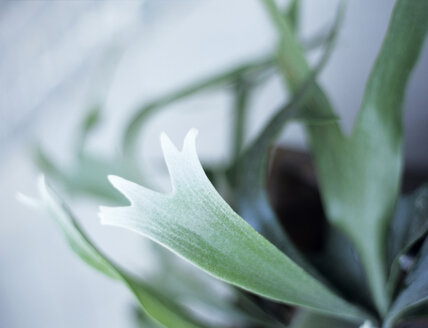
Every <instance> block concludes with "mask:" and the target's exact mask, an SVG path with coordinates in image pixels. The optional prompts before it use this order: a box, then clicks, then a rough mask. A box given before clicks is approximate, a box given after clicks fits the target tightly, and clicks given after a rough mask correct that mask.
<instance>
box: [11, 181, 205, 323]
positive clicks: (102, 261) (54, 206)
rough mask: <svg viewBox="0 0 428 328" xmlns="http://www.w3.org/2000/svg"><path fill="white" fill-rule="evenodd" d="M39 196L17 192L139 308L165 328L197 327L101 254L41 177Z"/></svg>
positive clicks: (171, 305)
mask: <svg viewBox="0 0 428 328" xmlns="http://www.w3.org/2000/svg"><path fill="white" fill-rule="evenodd" d="M39 192H40V196H41V199H40V200H34V199H31V198H29V197H27V196H24V195H18V197H19V199H20V200H21V201H23V202H24V203H27V204H29V205H32V206H33V207H34V206H36V207H38V208H39V209H41V210H44V211H46V212H47V213H49V215H50V216H52V217H53V218H54V220H55V222H56V223H57V224H58V225H59V226H60V228H61V230H62V232H63V233H64V236H65V238H66V239H67V241H68V243H69V245H70V247H71V248H72V249H73V251H74V252H75V253H76V254H77V255H78V256H79V257H80V258H81V259H82V260H83V261H84V262H86V263H87V264H88V265H89V266H91V267H93V268H94V269H96V270H97V271H99V272H101V273H103V274H105V275H107V276H109V277H110V278H113V279H116V280H119V281H122V282H123V283H124V284H125V285H126V286H127V287H128V288H129V289H130V291H131V292H132V293H133V294H134V295H135V297H136V298H137V300H138V302H139V304H140V306H141V309H142V310H143V311H144V312H145V313H146V314H147V315H148V316H149V317H150V318H151V319H152V320H154V322H156V323H158V324H160V325H161V326H162V327H165V328H176V327H181V328H198V327H199V328H200V327H203V325H201V324H200V323H198V322H196V321H195V320H193V318H190V317H189V316H188V315H187V313H185V312H184V311H183V310H182V309H181V308H180V307H178V306H177V305H176V304H175V303H174V302H172V301H171V300H169V299H168V298H166V297H164V296H162V295H160V294H159V293H158V292H156V290H154V289H153V288H152V287H151V286H148V285H147V284H146V283H145V282H144V281H142V280H139V279H137V278H135V277H133V276H132V275H131V274H129V273H127V272H126V271H125V270H123V269H121V268H119V267H118V266H117V265H116V264H114V263H113V262H111V261H110V260H109V259H108V258H107V257H106V256H105V255H103V254H102V253H101V252H100V251H99V250H98V249H97V247H96V246H95V245H94V244H93V243H92V242H91V241H90V240H89V238H88V237H87V236H86V234H85V233H84V231H83V230H82V229H81V228H80V226H79V225H78V223H77V221H76V219H75V218H74V216H73V214H72V213H71V211H70V210H69V209H68V208H67V206H66V205H65V204H64V203H63V201H62V200H61V199H60V198H59V197H58V196H57V195H56V194H55V193H54V192H53V190H52V189H51V188H50V187H49V186H48V185H47V184H46V183H45V180H44V178H43V177H42V178H40V180H39Z"/></svg>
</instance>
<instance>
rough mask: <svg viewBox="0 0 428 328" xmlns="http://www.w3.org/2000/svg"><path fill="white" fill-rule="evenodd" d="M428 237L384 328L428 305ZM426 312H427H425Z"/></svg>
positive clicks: (392, 325)
mask: <svg viewBox="0 0 428 328" xmlns="http://www.w3.org/2000/svg"><path fill="white" fill-rule="evenodd" d="M427 272H428V238H425V241H424V244H423V245H422V249H421V251H420V255H419V260H418V262H417V263H416V265H415V268H414V270H413V271H411V272H410V273H409V275H408V276H407V277H406V280H405V285H406V287H405V288H404V289H403V290H402V292H401V293H400V294H399V295H398V297H397V298H396V300H395V302H394V303H393V304H392V307H391V309H390V310H389V313H388V315H387V317H386V319H385V323H384V326H383V327H384V328H392V327H394V324H395V323H396V322H397V321H398V320H399V319H401V318H402V317H404V316H405V315H406V314H408V313H409V312H411V311H412V310H416V309H417V308H420V307H422V306H425V308H426V307H427V306H428V274H427ZM425 314H426V312H425Z"/></svg>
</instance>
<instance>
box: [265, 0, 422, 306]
mask: <svg viewBox="0 0 428 328" xmlns="http://www.w3.org/2000/svg"><path fill="white" fill-rule="evenodd" d="M264 2H265V4H266V7H267V9H268V11H269V13H270V14H271V17H272V18H273V20H274V22H275V23H276V25H277V27H278V30H279V32H280V35H281V46H280V53H279V58H278V60H279V64H280V67H281V68H282V70H283V72H284V75H285V76H286V78H287V80H288V82H289V84H290V86H291V88H292V89H293V88H296V86H298V85H299V84H300V83H301V81H302V80H303V79H304V78H305V77H306V76H307V75H308V74H309V73H308V72H309V68H308V64H307V62H306V59H305V58H304V55H303V51H302V49H301V48H300V46H299V44H298V43H297V41H296V39H295V38H294V36H293V33H292V32H291V28H290V27H289V23H288V22H287V21H286V20H285V19H284V18H283V17H281V16H280V14H279V11H278V9H277V7H276V5H275V3H274V1H273V0H265V1H264ZM427 26H428V2H426V1H411V0H399V1H397V4H396V6H395V9H394V12H393V15H392V18H391V22H390V26H389V28H388V32H387V35H386V37H385V40H384V43H383V46H382V49H381V52H380V54H379V56H378V59H377V61H376V63H375V65H374V67H373V70H372V72H371V75H370V78H369V81H368V83H367V86H366V92H365V95H364V99H363V102H362V105H361V109H360V111H359V115H358V117H357V121H356V124H355V127H354V129H353V131H352V134H351V136H349V137H347V136H344V135H343V134H342V133H341V131H340V129H339V126H338V125H337V124H330V125H322V126H313V125H307V130H308V134H309V139H310V145H311V148H312V153H313V155H314V158H315V163H316V167H317V173H318V177H319V181H320V187H321V191H322V196H323V200H324V204H325V206H326V211H327V216H328V218H329V219H330V221H331V222H332V223H333V224H334V225H336V226H338V227H339V228H341V229H343V230H344V231H345V232H346V233H347V235H348V236H349V237H350V238H351V239H352V241H353V243H354V244H355V246H356V248H357V250H358V252H359V254H360V256H361V259H362V261H363V264H364V267H365V271H366V274H367V276H368V279H369V283H370V287H371V290H372V294H373V297H374V299H375V302H376V304H377V307H378V310H379V312H380V313H381V314H384V313H385V312H386V309H387V306H388V297H387V295H386V288H385V286H386V283H385V280H386V268H385V263H384V258H385V237H386V230H387V224H388V220H389V218H390V216H391V214H392V211H393V209H394V206H395V202H396V199H397V194H398V188H399V181H400V174H401V158H402V122H401V109H402V102H403V97H404V92H405V88H406V85H407V81H408V77H409V75H410V72H411V70H412V68H413V66H414V65H415V63H416V61H417V58H418V55H419V52H420V50H421V47H422V45H423V42H424V39H425V35H426V30H427ZM307 108H308V110H309V111H314V112H317V113H319V114H320V115H321V114H329V113H332V108H331V106H330V104H329V102H328V99H327V97H326V96H325V95H324V93H323V92H322V90H321V89H320V88H316V89H315V90H314V92H313V95H312V98H311V99H309V100H308V102H307Z"/></svg>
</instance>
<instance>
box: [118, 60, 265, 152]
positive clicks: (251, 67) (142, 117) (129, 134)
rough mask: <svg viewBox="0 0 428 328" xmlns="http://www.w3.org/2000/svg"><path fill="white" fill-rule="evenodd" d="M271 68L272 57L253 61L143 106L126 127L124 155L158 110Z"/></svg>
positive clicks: (130, 149)
mask: <svg viewBox="0 0 428 328" xmlns="http://www.w3.org/2000/svg"><path fill="white" fill-rule="evenodd" d="M271 66H272V57H269V56H268V57H266V58H262V59H258V60H254V61H251V62H248V63H245V64H242V65H239V66H237V67H233V68H232V69H229V70H226V71H224V72H221V73H219V74H216V75H214V76H212V77H208V78H206V79H203V80H200V81H197V82H195V83H191V84H190V85H188V86H185V87H183V88H180V89H179V90H177V91H175V92H172V93H170V94H167V95H165V96H163V97H160V98H158V99H155V100H153V101H151V102H149V103H148V104H145V105H143V106H142V107H141V108H140V109H138V110H137V111H136V113H135V114H134V115H133V116H132V117H131V119H130V120H129V123H128V125H127V126H126V129H125V132H124V136H123V140H122V147H123V150H124V153H125V154H127V155H132V153H133V151H134V147H135V143H136V140H137V137H138V135H139V132H140V130H141V127H142V125H143V124H144V123H145V122H146V121H147V120H148V119H149V118H150V117H151V116H152V115H153V114H154V113H155V112H157V111H158V110H159V109H161V108H164V107H165V106H167V105H169V104H171V103H173V102H176V101H179V100H181V99H184V98H186V97H189V96H191V95H194V94H196V93H199V92H202V91H206V90H209V89H213V88H217V87H220V86H224V85H227V84H229V83H231V82H233V81H234V80H235V79H238V78H240V77H241V76H242V75H244V74H247V73H249V72H251V71H259V70H263V69H265V68H268V67H271Z"/></svg>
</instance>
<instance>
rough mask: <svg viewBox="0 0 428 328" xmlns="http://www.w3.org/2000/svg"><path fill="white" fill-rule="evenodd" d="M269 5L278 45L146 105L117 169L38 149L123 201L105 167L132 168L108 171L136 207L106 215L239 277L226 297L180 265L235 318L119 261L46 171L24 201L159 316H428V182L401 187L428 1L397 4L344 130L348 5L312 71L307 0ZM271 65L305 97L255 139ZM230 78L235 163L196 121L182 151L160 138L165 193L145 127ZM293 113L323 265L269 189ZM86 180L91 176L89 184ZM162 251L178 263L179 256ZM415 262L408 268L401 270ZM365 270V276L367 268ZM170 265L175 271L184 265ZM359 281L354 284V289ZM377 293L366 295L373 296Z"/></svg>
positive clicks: (171, 323)
mask: <svg viewBox="0 0 428 328" xmlns="http://www.w3.org/2000/svg"><path fill="white" fill-rule="evenodd" d="M262 2H263V4H264V5H265V7H266V10H267V12H268V14H269V15H270V17H271V19H272V22H273V23H274V25H275V27H276V29H277V31H278V35H279V44H278V47H277V51H276V52H275V53H274V54H271V55H269V56H266V58H262V59H261V60H258V61H255V62H252V63H247V64H245V65H242V66H239V67H236V68H233V69H231V70H229V71H227V72H224V73H221V74H219V75H218V76H214V77H212V78H209V79H207V80H204V81H200V82H198V83H196V84H194V85H190V86H187V87H185V88H183V89H181V90H178V91H177V92H175V93H172V94H170V95H167V96H165V97H163V98H160V99H158V100H155V101H153V102H151V103H149V104H146V105H144V106H142V108H141V109H139V110H138V111H137V112H136V114H135V116H133V117H132V119H131V120H130V123H129V125H128V128H127V129H126V132H125V133H124V137H123V156H118V157H117V158H118V159H114V160H111V161H108V165H107V164H106V162H96V163H95V162H93V161H90V160H88V159H90V158H91V156H90V154H86V155H85V154H84V153H83V152H82V150H81V149H79V151H78V153H79V154H78V156H77V165H76V167H77V170H76V171H73V172H71V173H67V172H62V171H61V170H59V169H58V168H57V167H56V165H55V164H54V163H53V162H52V161H51V160H50V159H49V158H48V157H47V155H46V154H44V152H43V151H41V150H40V151H39V153H38V157H37V160H38V163H39V164H40V166H41V167H42V169H43V170H44V171H45V173H46V174H47V175H48V176H50V177H52V178H53V179H56V180H57V181H59V182H62V184H63V185H65V186H66V187H68V188H69V189H70V190H72V191H74V192H77V193H85V194H88V193H89V194H91V195H95V196H97V197H101V198H103V199H107V200H115V201H117V202H123V197H121V195H120V194H119V193H118V192H117V191H115V190H114V189H112V188H111V187H109V186H107V185H106V180H105V177H104V175H103V173H104V172H106V171H107V170H111V169H114V171H115V172H117V173H116V174H119V175H123V174H126V178H127V179H130V180H132V181H133V182H132V181H130V180H127V179H124V178H120V177H118V176H110V177H109V180H110V182H111V183H112V185H113V186H114V187H115V188H116V189H117V190H118V191H119V192H120V193H122V194H123V195H124V196H125V197H126V198H127V199H128V200H129V202H130V205H128V206H121V207H101V209H100V214H99V215H100V217H101V222H102V223H104V224H108V225H113V226H119V227H123V228H126V229H129V230H131V231H134V232H137V233H139V234H141V235H143V236H145V237H148V238H150V239H152V240H153V241H155V242H156V243H158V244H160V245H161V246H163V247H166V248H167V249H169V250H170V251H172V252H173V253H175V254H177V255H179V256H180V257H182V258H184V259H185V260H187V261H189V262H191V263H193V264H194V265H196V266H197V267H199V268H201V269H203V270H204V271H205V272H207V273H209V274H210V275H212V276H214V277H215V278H218V279H220V280H222V281H224V282H225V283H228V284H231V285H233V286H235V287H233V288H232V291H233V295H234V297H233V298H232V299H229V300H227V301H222V300H220V301H219V299H218V298H216V296H215V295H211V293H210V291H208V290H204V289H203V288H202V287H201V286H200V285H198V287H197V288H198V289H199V288H201V290H200V291H199V292H197V291H195V290H194V288H193V286H196V285H197V282H196V281H192V280H190V281H189V279H187V278H186V274H183V275H179V274H178V273H177V277H178V281H179V282H176V284H183V285H184V286H186V287H185V288H182V290H180V292H179V294H180V295H184V296H187V297H190V298H193V299H194V300H196V302H199V303H201V304H205V305H206V306H207V307H209V308H210V309H214V308H215V309H217V310H218V311H220V312H221V313H223V314H224V316H225V317H226V318H227V320H226V322H223V323H222V324H218V323H217V324H213V323H212V322H210V321H209V320H208V319H206V318H205V319H204V318H201V317H200V316H198V315H197V314H195V312H194V311H193V310H192V308H191V307H188V306H186V305H185V304H183V302H181V301H180V299H179V298H176V297H172V295H174V294H175V293H174V290H175V289H176V288H174V287H175V286H174V283H171V284H168V283H166V284H162V283H159V282H158V281H156V279H153V277H146V278H144V279H142V278H138V277H134V276H132V275H130V274H129V273H127V271H126V270H125V269H123V268H120V267H118V266H117V265H116V264H114V263H113V262H112V261H111V260H109V259H107V258H106V257H105V256H104V255H103V254H102V253H101V252H100V251H99V250H98V248H97V247H95V246H94V245H93V244H92V243H91V242H90V240H89V238H88V237H87V236H86V235H85V233H84V232H83V231H82V229H81V228H80V227H79V225H78V224H77V221H76V220H75V218H74V217H73V215H72V214H71V212H70V211H69V210H68V209H67V207H66V206H65V205H64V204H63V202H62V201H61V200H60V199H59V198H58V197H57V196H56V195H55V193H54V192H52V190H51V189H50V187H48V186H47V185H46V184H45V183H44V180H43V179H42V180H41V182H40V187H39V188H40V193H41V200H33V199H29V198H27V197H24V196H20V197H21V199H23V200H24V201H26V202H27V203H31V204H32V205H35V206H36V207H38V208H41V209H42V210H45V211H47V212H49V213H50V214H51V215H52V216H53V217H54V218H55V220H56V222H57V223H59V225H60V227H61V228H62V230H63V232H64V233H65V235H66V238H67V240H68V242H69V244H70V246H71V247H72V249H73V250H74V251H75V252H76V253H77V254H78V255H79V256H80V257H81V258H82V259H83V260H84V261H85V262H87V263H88V264H89V265H91V266H93V267H94V268H95V269H97V270H99V271H101V272H102V273H104V274H106V275H108V276H110V277H112V278H114V279H117V280H120V281H122V282H123V283H124V285H126V286H127V287H128V288H129V289H130V291H131V292H132V293H133V294H134V295H135V297H136V300H137V301H138V303H139V305H140V308H141V311H142V312H143V313H144V316H143V317H142V318H143V319H142V320H143V321H144V322H146V321H145V320H148V321H147V322H149V323H148V325H154V326H162V327H168V328H170V327H171V328H175V327H209V326H225V327H233V326H242V327H252V326H254V325H256V326H261V327H294V328H304V327H359V326H360V327H364V328H366V327H384V328H392V327H395V326H396V325H397V324H399V322H401V321H403V320H405V319H406V318H408V317H427V316H428V312H427V306H428V274H427V272H428V262H427V259H428V237H427V232H428V224H427V222H428V205H427V204H428V191H427V190H428V189H427V187H421V188H420V189H419V190H417V191H415V192H414V193H413V194H411V195H406V196H402V197H400V196H399V188H400V181H401V178H402V162H403V160H402V138H403V137H402V134H403V132H402V107H403V99H404V96H405V90H406V86H407V81H408V79H409V76H410V73H411V71H412V69H413V67H414V66H415V64H416V62H417V59H418V56H419V54H420V52H421V49H422V46H423V44H424V40H425V38H426V33H427V29H428V1H426V0H397V2H396V5H395V9H394V12H393V14H392V17H391V20H390V25H389V28H388V31H387V34H386V37H385V40H384V43H383V45H382V49H381V50H380V53H379V55H378V58H377V60H376V62H375V64H374V66H373V69H372V72H371V75H370V78H369V80H368V83H367V86H366V92H365V95H364V97H363V100H362V105H361V108H360V111H359V114H358V118H357V120H356V123H355V126H354V129H353V131H352V133H351V135H350V136H346V135H344V134H343V133H342V131H341V130H340V127H339V125H338V123H337V117H336V116H335V114H334V110H333V108H332V106H331V105H330V103H329V101H328V98H327V96H326V95H325V93H324V91H323V90H322V89H321V87H320V86H319V85H318V84H317V83H316V78H317V74H318V73H319V71H320V70H321V69H322V67H323V65H324V63H325V62H326V61H327V59H328V57H329V54H330V52H331V49H332V47H333V45H334V40H335V38H336V36H337V33H338V30H339V26H340V21H341V17H342V11H343V8H342V9H340V10H339V11H338V15H337V18H336V23H335V24H334V26H333V28H332V29H331V31H330V33H329V34H328V35H327V37H325V38H322V42H321V45H323V46H324V47H325V52H324V56H323V57H322V59H321V60H320V63H319V64H318V65H317V66H316V67H315V68H314V69H310V67H309V65H308V63H307V61H306V59H305V54H304V50H303V49H304V47H303V45H302V42H300V41H299V40H298V38H297V37H296V31H297V29H298V28H297V27H298V19H297V17H298V11H299V1H292V4H291V6H290V8H289V10H288V11H287V13H286V14H285V15H284V13H283V12H282V11H281V10H279V8H278V7H277V5H276V3H275V2H274V1H273V0H262ZM270 74H281V75H282V76H283V77H284V79H285V81H286V84H287V87H288V88H289V90H290V91H291V92H292V93H293V94H294V96H293V97H292V99H291V100H290V102H289V103H288V104H287V105H285V106H283V107H282V108H280V109H278V111H277V113H276V114H275V115H274V117H273V118H272V120H270V121H269V122H268V123H267V124H266V126H265V128H264V129H263V131H262V132H261V133H260V135H259V136H258V137H257V138H256V139H255V141H254V142H253V143H252V144H251V145H250V146H248V147H247V148H244V147H243V142H242V140H243V135H244V130H245V129H244V127H245V126H244V118H245V115H246V112H247V102H248V97H249V94H251V92H252V90H253V89H254V88H256V87H257V85H258V84H260V83H263V82H264V81H265V76H266V75H270ZM218 87H229V88H230V87H231V90H232V91H233V92H234V95H235V97H236V101H235V105H236V106H235V114H236V115H235V125H234V133H235V134H234V139H233V140H232V142H231V143H232V144H233V152H232V153H233V154H232V155H233V156H232V160H231V161H230V163H227V164H225V166H224V167H222V168H210V167H206V168H205V171H204V168H203V165H202V164H201V163H200V162H199V159H198V157H197V154H196V145H195V138H196V130H191V131H190V132H189V133H188V135H187V136H186V138H185V141H184V146H183V149H182V150H181V151H179V150H178V149H177V148H176V147H175V146H174V145H173V144H172V143H171V141H170V140H169V138H168V137H167V136H166V134H163V135H162V136H161V145H162V149H163V153H164V157H165V161H166V163H167V167H168V170H169V173H170V177H171V184H172V191H171V192H170V193H168V194H162V193H158V192H155V191H153V190H151V189H148V188H146V187H143V186H142V185H141V184H140V183H142V182H143V181H144V175H143V174H142V173H141V172H138V170H136V167H138V165H137V164H136V163H135V160H134V157H135V156H134V152H135V141H136V137H137V136H138V134H139V131H140V129H141V125H142V124H144V123H146V122H147V121H148V120H149V119H150V117H151V116H152V115H153V114H154V113H156V112H157V111H159V110H160V109H162V108H163V107H165V106H166V105H167V104H169V103H171V102H173V101H177V100H179V99H182V98H184V97H187V96H190V95H192V94H195V93H197V92H201V91H204V90H208V89H213V88H218ZM91 115H92V116H91ZM93 117H94V113H93V112H91V113H90V115H89V116H88V118H87V119H86V120H85V121H84V122H85V123H84V124H83V128H82V136H84V138H86V137H87V135H88V134H89V132H90V130H91V129H92V127H93V126H94V125H95V124H87V122H89V121H91V119H92V118H93ZM289 120H297V121H299V122H301V124H303V125H304V126H305V127H306V131H307V135H308V138H309V144H310V150H311V154H312V155H313V158H314V166H315V170H316V173H317V177H318V180H319V188H320V193H321V197H322V201H323V205H324V208H325V209H326V217H327V219H328V222H329V226H328V227H329V233H328V238H329V239H328V247H327V246H326V247H325V249H324V250H323V253H322V254H321V258H322V259H323V260H322V262H321V264H320V263H319V261H318V262H317V261H314V259H313V258H312V257H311V256H310V255H309V254H307V253H306V252H304V251H302V250H301V249H299V247H297V246H296V245H295V244H294V243H293V241H292V238H290V236H289V235H288V234H287V231H283V229H282V228H281V225H280V223H279V220H278V217H277V215H276V214H275V211H274V210H273V208H272V207H271V205H270V203H269V199H268V195H267V193H266V189H265V185H266V177H265V175H266V174H265V172H266V170H267V168H266V166H267V161H268V153H269V146H270V145H271V144H272V143H273V142H274V141H275V137H276V136H277V135H278V133H279V132H280V131H281V130H282V129H283V128H284V127H285V125H286V123H287V122H288V121H289ZM84 138H83V139H84ZM83 139H82V140H83ZM83 143H84V141H83V142H82V144H83ZM83 173H85V175H84V174H83ZM110 173H114V172H110ZM85 176H90V177H91V180H90V181H91V183H88V181H87V180H86V179H85V178H84V177H85ZM207 176H209V177H210V179H211V181H210V179H208V177H207ZM221 178H223V179H224V178H225V179H226V182H227V186H228V189H229V190H228V193H227V195H229V197H228V201H229V204H228V203H227V202H226V201H225V200H224V199H223V198H222V196H221V195H220V194H219V193H218V191H217V190H216V181H218V180H219V179H221ZM92 179H93V180H92ZM213 183H214V184H213ZM256 230H257V231H256ZM159 254H161V255H160V256H161V257H162V258H163V259H164V260H165V263H170V261H171V258H170V255H169V254H168V255H166V254H165V253H159ZM403 261H407V262H406V263H410V264H409V265H406V266H403V265H402V263H403ZM400 263H401V264H400ZM165 265H168V264H165ZM326 267H329V270H326ZM360 271H361V272H362V273H363V274H360V275H359V274H356V273H357V272H360ZM163 275H165V279H166V281H168V280H169V281H171V279H172V278H171V277H170V276H171V275H173V274H172V273H169V274H168V273H167V272H164V273H163ZM340 276H345V277H340ZM338 277H340V278H344V279H340V278H338ZM344 280H345V281H346V282H345V283H344V282H343V281H344ZM347 282H348V283H349V284H353V285H354V286H355V288H350V289H347V288H346V284H347ZM345 289H347V290H345ZM365 292H367V294H368V295H369V297H368V298H367V297H362V296H361V295H362V294H364V293H365ZM262 300H264V301H262ZM271 301H275V302H279V303H284V304H287V305H293V306H297V307H299V308H301V310H300V311H299V312H298V313H297V314H296V315H292V316H291V319H290V320H285V319H284V318H281V316H279V315H277V314H275V313H273V312H272V311H269V306H268V305H267V304H270V305H272V302H271ZM282 310H283V311H285V310H284V308H282ZM144 324H145V323H144Z"/></svg>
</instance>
